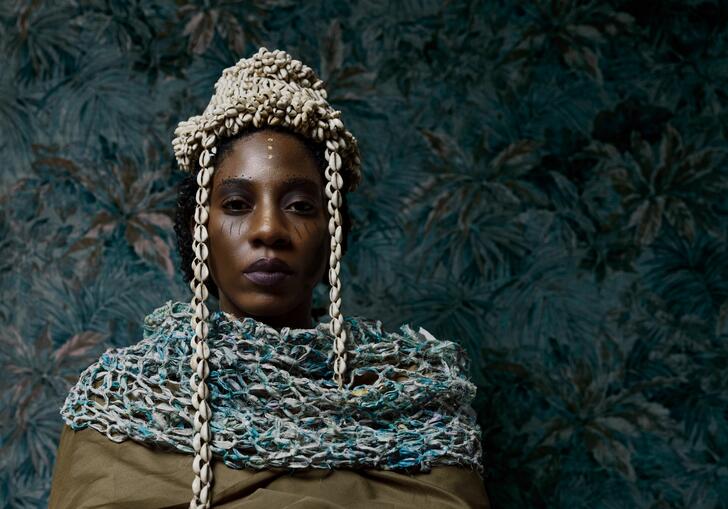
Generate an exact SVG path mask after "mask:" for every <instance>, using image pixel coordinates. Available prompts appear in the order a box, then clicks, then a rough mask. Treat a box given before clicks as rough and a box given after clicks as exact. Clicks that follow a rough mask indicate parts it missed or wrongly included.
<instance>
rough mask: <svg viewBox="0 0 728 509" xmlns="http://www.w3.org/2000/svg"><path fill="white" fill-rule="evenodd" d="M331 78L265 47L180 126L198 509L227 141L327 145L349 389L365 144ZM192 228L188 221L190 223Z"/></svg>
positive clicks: (206, 502) (335, 332) (338, 363)
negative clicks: (217, 185)
mask: <svg viewBox="0 0 728 509" xmlns="http://www.w3.org/2000/svg"><path fill="white" fill-rule="evenodd" d="M326 97H327V92H326V90H325V89H324V83H323V81H322V80H320V79H318V77H317V76H316V74H315V73H314V71H313V69H311V68H310V67H308V66H307V65H304V64H303V63H302V62H301V61H300V60H295V59H293V58H292V57H291V56H290V55H289V54H288V53H286V52H285V51H281V50H275V51H269V50H268V49H267V48H264V47H262V48H260V49H259V50H258V52H257V53H255V54H254V55H253V56H252V57H250V58H247V59H245V58H244V59H241V60H240V61H239V62H238V63H237V64H236V65H234V66H232V67H229V68H227V69H225V70H223V72H222V76H221V77H220V79H219V80H218V81H217V83H215V93H214V94H213V95H212V97H211V99H210V102H209V104H208V105H207V108H205V111H204V112H203V113H202V115H196V116H193V117H190V118H189V119H188V120H186V121H182V122H180V123H179V125H178V126H177V129H175V135H176V138H175V139H174V140H173V141H172V146H173V147H174V153H175V157H176V159H177V163H178V165H179V167H180V169H181V170H182V171H186V172H190V173H192V174H196V177H195V181H196V182H197V189H196V190H195V197H194V198H195V205H194V212H193V213H192V217H193V218H194V231H193V234H192V252H193V254H194V256H193V259H192V262H191V269H192V278H191V280H190V289H191V290H192V293H193V297H192V300H191V301H190V307H191V310H192V317H191V320H190V326H191V327H192V330H193V331H194V333H193V337H192V338H191V339H190V348H191V350H192V355H191V358H190V367H191V368H192V375H191V376H190V380H189V384H190V389H191V391H192V394H191V402H192V406H193V408H194V410H195V412H194V418H193V436H192V446H193V449H194V451H195V457H194V459H193V461H192V470H193V471H194V474H195V478H194V480H193V482H192V492H193V497H192V500H191V501H190V508H191V509H208V508H209V507H210V504H211V501H212V496H211V490H212V467H211V461H212V452H211V448H210V442H211V440H212V431H211V428H210V420H211V412H212V411H211V409H210V405H209V404H208V396H209V389H208V386H207V377H208V376H209V374H210V367H209V364H208V358H209V357H210V349H209V346H208V344H207V335H208V332H209V326H208V323H207V319H208V318H209V316H210V312H209V310H208V308H207V305H206V301H207V297H208V296H209V293H210V292H209V290H208V285H209V284H210V283H209V282H208V281H207V280H208V277H209V275H210V270H209V267H208V264H207V258H208V256H209V248H208V243H207V240H208V231H207V222H208V218H209V212H210V205H209V192H210V187H211V181H212V174H213V171H214V169H215V159H216V158H217V156H218V155H219V154H221V151H220V147H219V146H218V145H220V144H221V143H222V142H223V141H224V140H225V139H227V138H230V137H234V136H236V135H238V134H240V132H241V131H245V130H246V129H249V128H251V125H252V126H253V127H254V128H261V127H268V126H285V127H288V128H289V129H290V130H291V131H293V132H296V133H298V134H300V135H302V136H303V137H304V138H306V139H309V140H312V141H313V142H316V143H319V144H321V145H322V146H323V150H324V160H325V161H326V168H325V170H324V176H325V177H326V182H327V183H326V186H325V192H326V197H327V198H328V202H327V210H328V213H329V224H328V229H329V234H330V237H331V239H330V240H331V242H330V255H329V271H328V279H329V283H330V285H331V288H330V290H329V300H330V304H329V315H330V316H331V321H330V322H329V324H328V325H329V331H330V334H331V335H332V336H333V353H334V366H333V368H334V369H333V371H334V376H333V378H334V381H335V382H336V384H337V386H338V389H339V390H341V389H343V387H344V373H345V371H346V359H347V353H346V340H347V338H348V336H349V334H350V331H348V330H347V327H345V322H344V316H343V315H342V312H341V280H340V277H339V273H340V272H341V258H342V256H343V241H344V224H343V214H342V210H343V208H344V193H345V192H347V191H353V190H354V189H356V187H357V185H358V184H359V181H360V179H361V173H360V168H361V160H360V158H359V148H358V143H357V140H356V138H355V137H354V135H352V134H351V132H349V131H348V130H347V129H346V128H345V127H344V123H343V122H342V121H341V112H340V111H338V110H335V109H334V108H332V107H331V105H330V104H329V103H328V101H327V100H326ZM185 226H186V225H185Z"/></svg>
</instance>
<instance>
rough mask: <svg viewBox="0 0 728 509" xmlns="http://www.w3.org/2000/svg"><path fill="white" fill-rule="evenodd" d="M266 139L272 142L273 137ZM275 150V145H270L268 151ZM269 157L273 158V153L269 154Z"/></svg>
mask: <svg viewBox="0 0 728 509" xmlns="http://www.w3.org/2000/svg"><path fill="white" fill-rule="evenodd" d="M266 141H268V142H272V141H273V138H266ZM271 150H273V145H268V152H270V151H271ZM268 159H273V154H268Z"/></svg>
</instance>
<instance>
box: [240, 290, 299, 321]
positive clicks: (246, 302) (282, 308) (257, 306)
mask: <svg viewBox="0 0 728 509" xmlns="http://www.w3.org/2000/svg"><path fill="white" fill-rule="evenodd" d="M232 302H233V303H234V304H235V307H237V308H238V309H240V310H242V311H243V312H245V313H246V314H249V315H254V316H278V315H282V314H285V313H287V312H289V311H290V310H291V309H293V308H295V307H296V304H297V303H296V302H293V301H292V300H291V298H290V296H288V295H286V294H274V293H262V292H254V293H253V292H250V293H246V294H244V295H241V296H239V297H238V296H236V297H235V298H234V300H233V301H232Z"/></svg>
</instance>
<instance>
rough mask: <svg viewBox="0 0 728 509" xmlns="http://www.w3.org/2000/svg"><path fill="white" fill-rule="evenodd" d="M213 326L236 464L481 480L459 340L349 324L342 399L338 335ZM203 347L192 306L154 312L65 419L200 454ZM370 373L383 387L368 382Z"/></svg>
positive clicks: (212, 378) (84, 383)
mask: <svg viewBox="0 0 728 509" xmlns="http://www.w3.org/2000/svg"><path fill="white" fill-rule="evenodd" d="M208 323H209V324H210V332H209V335H208V344H209V347H210V358H209V361H208V362H209V366H210V375H209V377H208V387H209V389H210V396H209V403H210V406H211V408H212V419H211V421H210V426H211V430H212V432H213V438H212V441H211V444H210V445H211V449H212V452H213V454H214V455H215V456H217V457H218V458H221V459H222V461H223V462H224V463H225V464H226V465H228V466H230V467H232V468H253V469H262V468H270V467H288V468H294V469H297V468H381V469H386V470H407V471H424V472H426V471H429V470H430V469H431V468H432V466H434V465H460V466H463V467H467V468H471V469H473V470H476V471H477V472H478V473H479V474H480V475H481V476H482V475H483V466H482V458H481V456H482V450H481V442H480V427H479V426H478V424H477V422H476V418H475V412H474V411H473V409H472V407H471V402H472V400H473V398H474V397H475V385H474V384H473V383H472V382H471V381H470V380H469V379H468V377H467V373H468V367H469V360H468V358H467V356H466V355H465V352H464V350H463V349H462V347H461V346H460V345H458V344H457V343H454V342H452V341H445V340H439V339H437V338H434V337H433V336H432V335H431V334H430V333H429V332H427V331H426V330H424V329H422V328H420V329H419V330H418V331H415V330H413V329H412V328H411V327H409V325H406V324H405V325H402V326H401V327H400V331H399V332H396V333H395V332H385V331H383V330H382V325H381V322H380V321H378V320H372V319H367V318H363V317H354V316H346V317H345V322H344V323H345V327H346V328H347V330H348V331H349V340H348V344H347V352H348V359H347V369H348V371H347V380H348V383H347V384H346V385H345V386H344V389H343V390H339V388H338V386H337V385H336V382H335V381H334V380H333V379H332V378H333V368H332V365H333V362H332V360H333V352H332V344H333V336H332V335H331V334H329V332H328V325H327V324H325V323H318V324H316V326H315V327H314V328H311V329H289V328H285V327H284V328H283V329H281V330H280V331H277V330H275V329H273V328H272V327H269V326H267V325H266V324H264V323H262V322H258V321H256V320H254V319H253V318H244V319H237V318H235V317H233V316H232V315H229V314H227V313H224V312H222V311H214V312H212V313H211V314H210V318H209V322H208ZM191 337H192V329H191V327H190V306H189V304H188V303H184V302H173V301H168V302H167V303H166V304H165V305H163V306H160V307H159V308H157V309H155V310H154V311H153V312H152V313H151V314H149V315H147V316H146V318H145V319H144V328H143V339H142V340H141V341H139V342H138V343H136V344H134V345H131V346H128V347H125V348H115V349H109V350H107V351H106V352H104V353H103V354H102V355H101V357H100V358H99V360H98V361H97V362H95V363H94V364H92V365H90V366H89V367H88V368H86V370H84V372H83V373H82V374H81V376H80V378H79V380H78V382H77V383H76V385H75V386H74V387H73V388H72V389H71V390H70V392H69V394H68V396H67V398H66V400H65V403H64V405H63V407H62V409H61V415H62V416H63V419H64V421H65V422H66V423H67V424H68V425H69V426H71V427H72V428H73V429H76V430H79V429H83V428H87V427H91V428H93V429H96V430H98V431H100V432H102V433H104V434H105V435H106V436H107V437H108V438H109V439H111V440H113V441H115V442H121V441H124V440H127V439H132V440H135V441H139V442H144V443H147V444H156V445H159V446H165V447H171V448H173V449H176V450H178V451H181V452H184V453H189V454H192V453H193V448H192V444H191V438H192V417H193V415H194V412H193V411H191V400H190V397H191V393H190V389H189V385H188V381H189V377H190V374H191V368H190V366H189V358H190V345H189V339H190V338H191ZM408 368H409V369H408ZM364 373H370V374H374V375H375V376H376V380H375V381H374V382H373V383H370V384H364V383H359V381H358V377H359V376H361V375H362V374H364ZM355 378H356V379H357V382H356V385H355V382H353V380H354V379H355Z"/></svg>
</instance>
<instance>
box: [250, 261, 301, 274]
mask: <svg viewBox="0 0 728 509" xmlns="http://www.w3.org/2000/svg"><path fill="white" fill-rule="evenodd" d="M243 272H244V273H250V272H283V273H285V274H291V273H293V270H292V269H291V267H290V266H289V265H288V264H287V263H286V262H284V261H283V260H281V259H280V258H265V257H264V258H258V259H257V260H256V261H254V262H253V263H251V264H250V265H248V266H247V267H246V268H245V270H243Z"/></svg>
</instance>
